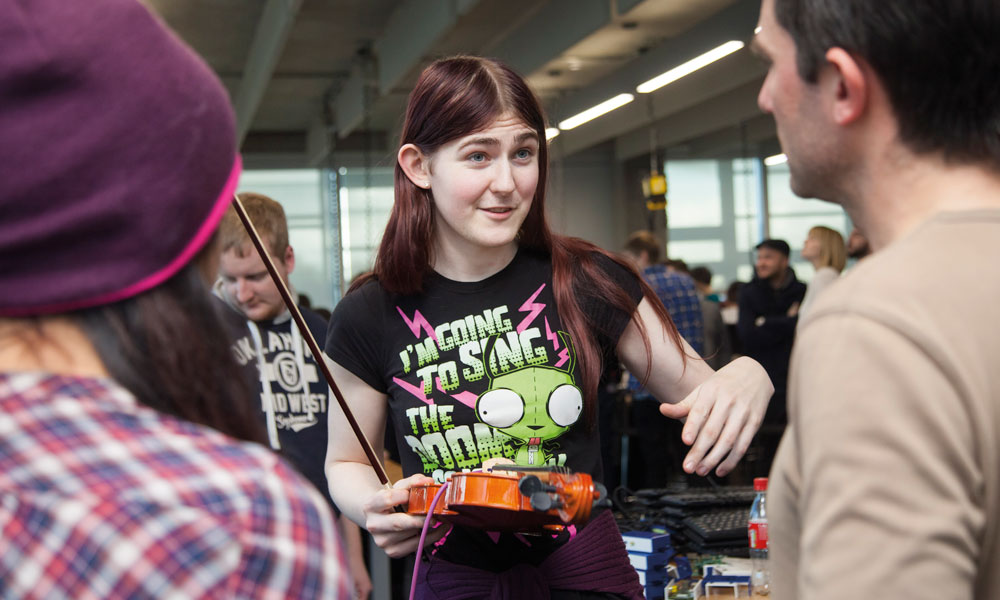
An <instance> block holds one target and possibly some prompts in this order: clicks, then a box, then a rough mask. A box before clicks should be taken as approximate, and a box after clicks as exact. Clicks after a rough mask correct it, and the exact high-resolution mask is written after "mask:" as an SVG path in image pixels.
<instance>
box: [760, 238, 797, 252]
mask: <svg viewBox="0 0 1000 600" xmlns="http://www.w3.org/2000/svg"><path fill="white" fill-rule="evenodd" d="M754 248H755V249H757V250H760V249H761V248H770V249H771V250H777V251H778V252H781V253H782V254H784V255H785V256H788V255H790V254H791V253H792V249H791V248H790V247H789V246H788V242H786V241H785V240H774V239H766V240H764V241H763V242H761V243H759V244H757V245H756V246H754Z"/></svg>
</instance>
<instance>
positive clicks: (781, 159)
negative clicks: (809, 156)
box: [764, 154, 788, 167]
mask: <svg viewBox="0 0 1000 600" xmlns="http://www.w3.org/2000/svg"><path fill="white" fill-rule="evenodd" d="M786 162H788V157H787V156H785V155H784V154H775V155H774V156H768V157H767V158H765V159H764V164H765V165H767V166H769V167H773V166H775V165H780V164H781V163H786Z"/></svg>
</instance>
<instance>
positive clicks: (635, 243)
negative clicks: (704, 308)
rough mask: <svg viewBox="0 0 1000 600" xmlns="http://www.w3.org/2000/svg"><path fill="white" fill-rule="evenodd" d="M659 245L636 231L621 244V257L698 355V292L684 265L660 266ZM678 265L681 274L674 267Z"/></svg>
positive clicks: (700, 330) (701, 337)
mask: <svg viewBox="0 0 1000 600" xmlns="http://www.w3.org/2000/svg"><path fill="white" fill-rule="evenodd" d="M662 247H663V242H661V241H659V240H657V239H656V237H655V236H654V235H653V234H652V233H651V232H649V231H636V232H635V233H633V234H632V235H630V236H629V238H628V240H626V242H625V247H624V253H625V255H626V256H628V258H629V260H631V261H632V263H633V264H634V265H635V267H636V269H638V270H639V273H640V274H641V275H642V277H643V278H644V279H645V280H646V282H647V283H649V285H650V287H652V288H653V291H654V292H656V297H657V298H659V299H660V302H662V303H663V306H665V307H666V309H667V314H669V315H670V319H671V320H672V321H673V322H674V325H675V326H676V327H677V331H678V332H679V333H680V334H681V337H683V338H684V340H685V341H687V343H688V344H690V345H691V347H692V348H694V351H695V352H697V353H698V354H701V353H702V350H703V347H702V345H703V340H704V323H703V321H702V317H701V306H700V305H699V304H698V291H697V290H696V289H695V287H694V281H693V280H692V279H691V277H690V276H689V275H687V265H684V264H683V261H672V260H669V259H668V260H667V261H665V262H666V263H667V264H660V249H661V248H662ZM677 262H680V263H681V265H682V268H683V271H680V272H678V270H676V267H674V265H675V264H676V263H677Z"/></svg>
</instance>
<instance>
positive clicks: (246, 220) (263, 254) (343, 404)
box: [233, 195, 391, 487]
mask: <svg viewBox="0 0 1000 600" xmlns="http://www.w3.org/2000/svg"><path fill="white" fill-rule="evenodd" d="M233 208H235V209H236V214H237V215H238V216H239V217H240V221H242V222H243V227H245V228H246V230H247V233H248V234H249V235H250V241H252V242H253V245H254V247H255V248H257V253H258V254H260V258H261V260H263V261H264V266H265V267H267V272H268V273H269V274H270V275H271V279H273V280H274V285H275V286H277V288H278V293H279V294H281V299H282V300H284V302H285V306H287V307H288V312H289V313H291V315H292V319H293V320H294V321H295V325H296V326H298V328H299V331H300V332H301V333H302V339H303V340H305V342H306V345H308V346H309V350H310V351H311V352H312V353H313V356H314V357H316V363H317V364H318V365H319V368H320V370H321V371H322V372H323V376H324V377H325V378H326V382H327V383H328V384H330V389H331V390H333V395H334V396H336V398H337V402H338V403H339V404H340V409H341V410H343V411H344V416H345V417H347V422H348V423H350V425H351V429H352V430H354V435H355V436H356V437H357V438H358V442H359V443H360V444H361V449H362V450H364V451H365V455H367V456H368V462H370V463H371V464H372V468H373V469H375V474H376V475H377V476H378V479H379V481H380V482H381V483H382V485H384V486H386V487H389V486H390V485H391V483H390V481H389V475H388V474H387V473H386V472H385V467H383V466H382V461H381V460H379V458H378V456H376V454H375V449H374V448H373V447H372V445H371V442H369V441H368V438H367V437H365V432H363V431H361V426H360V425H358V421H357V419H355V418H354V413H352V412H351V409H350V407H348V406H347V401H346V400H344V395H343V394H341V393H340V388H338V387H337V382H335V381H334V380H333V374H332V373H330V367H329V365H327V364H326V360H325V359H324V355H323V351H322V350H320V347H319V344H317V343H316V339H315V338H314V337H313V336H312V332H311V331H310V330H309V327H308V326H307V325H306V321H305V319H303V318H302V312H301V311H300V310H299V307H298V306H297V305H296V304H295V300H293V299H292V293H291V292H290V291H289V290H288V286H287V285H285V282H284V281H283V280H282V279H281V276H280V275H279V274H278V269H277V268H275V266H274V261H272V260H271V255H270V254H269V253H268V252H267V249H266V248H265V247H264V242H263V241H262V240H261V237H260V234H259V233H257V228H256V227H254V225H253V222H252V221H250V217H249V215H247V211H246V209H245V208H243V202H242V201H240V198H239V196H236V195H234V196H233Z"/></svg>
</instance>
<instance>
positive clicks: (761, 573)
mask: <svg viewBox="0 0 1000 600" xmlns="http://www.w3.org/2000/svg"><path fill="white" fill-rule="evenodd" d="M753 489H754V491H755V492H757V495H756V496H754V499H753V504H751V505H750V521H749V523H748V525H747V528H748V530H749V531H748V533H749V537H750V563H751V567H750V568H751V571H750V584H751V586H752V588H753V593H754V594H757V595H760V596H766V595H767V594H769V593H770V591H771V569H770V567H769V565H768V562H767V477H756V478H754V480H753Z"/></svg>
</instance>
